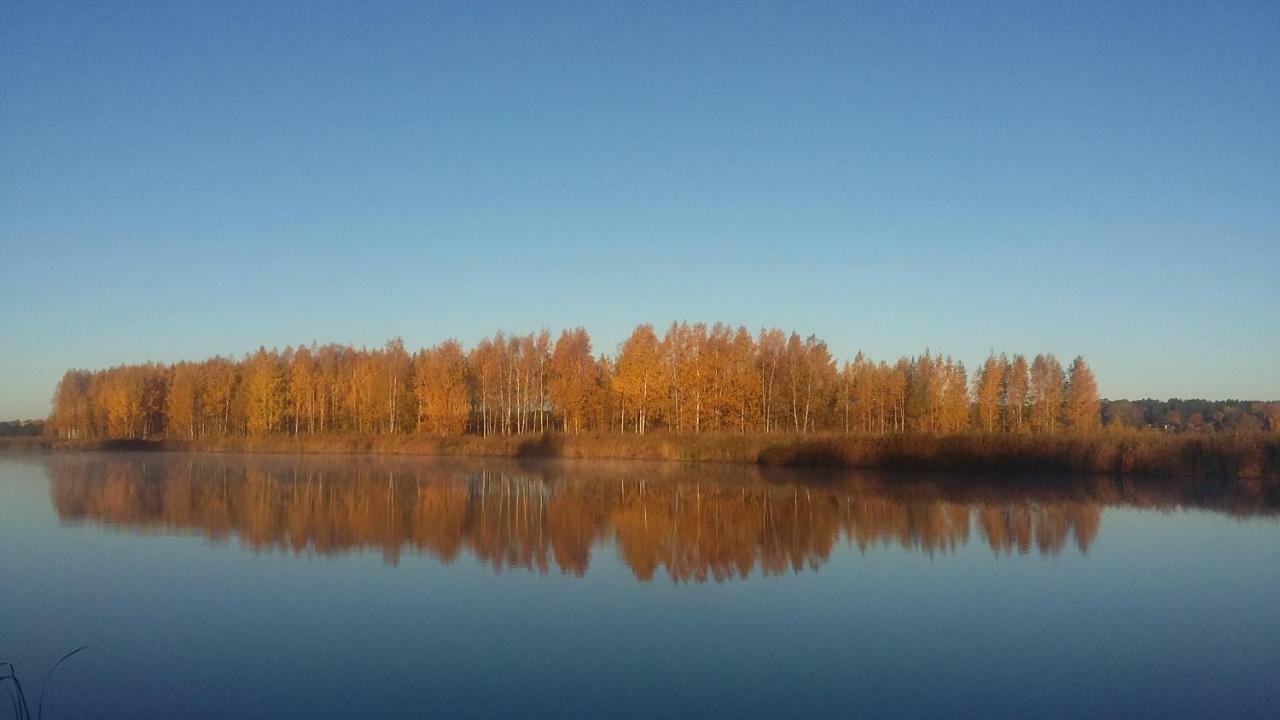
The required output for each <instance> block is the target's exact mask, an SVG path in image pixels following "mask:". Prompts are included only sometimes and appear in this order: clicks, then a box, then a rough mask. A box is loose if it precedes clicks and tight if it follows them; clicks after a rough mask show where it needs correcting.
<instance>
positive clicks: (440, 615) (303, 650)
mask: <svg viewBox="0 0 1280 720" xmlns="http://www.w3.org/2000/svg"><path fill="white" fill-rule="evenodd" d="M83 645H93V646H95V649H92V650H88V651H84V652H81V653H80V654H78V655H76V656H75V657H73V658H71V659H70V660H68V661H67V662H66V663H64V664H63V665H62V666H61V667H60V668H59V669H58V671H57V672H56V673H55V674H54V675H53V677H52V678H51V679H50V680H49V683H48V686H49V687H48V690H47V694H46V696H45V709H44V714H45V717H46V718H57V717H82V716H86V715H88V716H95V715H96V716H103V717H121V716H124V717H130V716H132V717H335V716H349V717H378V716H404V717H408V716H414V717H417V716H435V717H441V716H469V717H504V718H505V717H513V716H522V717H565V716H572V717H604V716H614V717H688V716H691V715H705V716H721V717H779V716H782V717H791V716H794V717H801V716H828V717H850V716H892V717H923V716H934V717H962V716H970V717H991V716H998V717H1032V716H1036V717H1072V718H1074V717H1086V716H1089V717H1097V716H1126V717H1152V718H1156V717H1159V718H1167V717H1176V716H1188V717H1190V716H1198V717H1276V716H1277V713H1280V521H1277V511H1276V498H1275V497H1274V493H1271V494H1270V495H1268V494H1267V493H1265V492H1263V491H1261V490H1257V489H1255V490H1254V491H1252V492H1250V491H1249V490H1248V489H1247V488H1246V489H1235V490H1231V491H1226V490H1223V489H1222V488H1215V487H1212V486H1204V485H1200V486H1183V485H1179V484H1176V483H1170V482H1154V481H1142V482H1139V481H1133V480H1126V481H1119V480H1115V479H1087V480H1086V479H1074V480H1073V479H1061V478H1060V479H1053V480H1046V479H1040V480H1032V479H1021V480H1009V479H1000V478H981V477H979V478H974V477H968V478H964V477H957V476H947V475H894V476H890V475H874V474H821V473H808V474H805V473H793V472H762V471H761V470H758V469H756V468H754V467H744V466H729V465H702V466H684V465H678V464H661V463H652V464H651V463H614V462H517V461H506V460H485V461H482V460H473V461H462V460H412V461H410V460H382V459H374V458H333V457H311V458H297V457H285V456H253V457H241V456H221V455H160V454H141V453H139V454H121V455H113V454H97V455H93V454H85V455H53V456H12V455H11V456H0V662H12V663H13V664H14V666H15V667H16V671H17V674H18V677H19V678H20V680H21V681H22V684H23V687H24V689H25V690H26V694H27V697H28V702H29V703H30V704H31V708H32V712H33V714H34V712H35V709H36V700H37V698H38V697H39V695H40V692H41V688H42V686H43V685H44V676H45V673H46V672H47V671H48V670H49V668H50V667H51V666H52V665H53V664H54V662H55V661H56V660H57V659H58V658H59V657H60V656H62V655H63V654H65V653H67V652H68V651H70V650H74V649H75V648H77V647H80V646H83ZM9 711H10V710H9V705H8V702H7V697H6V696H4V695H3V694H2V693H0V718H3V717H6V713H8V712H9Z"/></svg>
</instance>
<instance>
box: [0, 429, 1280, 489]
mask: <svg viewBox="0 0 1280 720" xmlns="http://www.w3.org/2000/svg"><path fill="white" fill-rule="evenodd" d="M6 450H8V451H16V452H22V451H27V452H75V451H175V452H226V453H297V454H346V455H429V456H480V457H517V458H519V457H542V458H564V459H602V460H603V459H609V460H665V461H682V462H736V463H758V464H760V465H765V466H771V467H827V468H857V469H902V470H945V471H960V472H965V471H972V472H984V473H1021V474H1027V473H1090V474H1113V475H1144V476H1161V475H1164V476H1171V477H1178V478H1239V479H1248V480H1271V481H1275V480H1280V435H1274V434H1271V435H1268V434H1262V433H1239V434H1216V435H1182V434H1179V435H1174V434H1168V433H1158V432H1100V433H1095V434H1089V435H1053V436H1042V435H992V434H959V435H912V434H904V435H888V436H871V435H846V434H836V433H820V434H813V435H763V434H746V435H740V434H699V435H674V434H667V433H651V434H648V435H616V434H581V435H565V434H560V433H546V434H541V435H511V436H498V437H489V438H483V437H477V436H461V437H449V438H438V437H428V436H419V435H413V436H366V437H350V436H329V435H324V436H298V437H295V436H268V437H260V438H253V437H227V438H205V439H199V440H177V439H151V440H79V441H76V440H56V439H52V438H47V437H42V438H6V439H3V441H0V451H6Z"/></svg>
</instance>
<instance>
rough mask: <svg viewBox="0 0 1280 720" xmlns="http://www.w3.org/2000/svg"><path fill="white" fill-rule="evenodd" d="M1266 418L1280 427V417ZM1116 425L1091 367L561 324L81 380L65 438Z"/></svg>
mask: <svg viewBox="0 0 1280 720" xmlns="http://www.w3.org/2000/svg"><path fill="white" fill-rule="evenodd" d="M1223 412H1224V422H1225V417H1226V415H1225V410H1224V411H1223ZM1250 412H1259V411H1257V410H1255V409H1251V410H1250ZM1124 417H1125V418H1126V419H1125V420H1124V421H1123V422H1125V423H1128V422H1130V419H1131V417H1136V415H1133V414H1131V413H1126V414H1125V415H1124ZM1143 417H1144V422H1145V415H1144V416H1143ZM1266 418H1267V419H1266V422H1265V423H1262V424H1264V425H1266V426H1270V427H1275V426H1277V424H1278V422H1280V417H1277V415H1275V414H1272V415H1267V416H1266ZM1102 420H1103V408H1102V404H1101V402H1100V400H1099V398H1098V393H1097V385H1096V383H1095V380H1094V377H1093V373H1092V372H1091V371H1090V369H1089V367H1088V365H1087V364H1086V363H1085V361H1084V359H1083V358H1080V357H1077V358H1076V359H1075V360H1074V361H1073V362H1072V363H1071V364H1070V367H1069V368H1067V369H1065V370H1064V368H1063V367H1062V365H1061V363H1060V362H1059V361H1058V360H1057V359H1056V358H1055V357H1054V356H1053V355H1052V354H1041V355H1036V356H1035V357H1034V358H1032V359H1031V360H1030V361H1028V360H1027V359H1026V358H1025V357H1024V356H1022V355H1013V356H1012V357H1009V356H1006V355H996V354H994V353H993V354H991V355H990V356H989V357H987V359H986V360H985V362H983V363H982V365H981V366H980V367H979V368H977V369H976V370H975V371H974V372H972V373H970V372H969V371H967V370H966V368H965V366H964V364H963V363H960V362H956V361H953V360H952V359H951V358H950V357H947V356H942V355H938V354H934V353H932V352H929V351H926V352H924V353H923V354H921V355H917V356H914V357H903V358H899V359H898V360H896V361H894V362H892V363H890V362H886V361H879V362H876V361H873V360H870V359H868V358H866V357H864V356H863V355H862V354H861V353H858V354H857V355H856V356H855V357H854V358H853V359H852V360H849V361H845V362H839V361H837V360H836V359H835V358H834V357H832V355H831V353H830V352H829V351H828V349H827V346H826V344H825V343H824V342H822V341H821V340H819V339H818V338H816V337H814V336H809V337H808V338H802V337H801V336H800V335H798V334H796V333H790V334H787V333H784V332H783V331H781V330H776V329H770V330H762V331H761V332H759V333H757V334H755V335H753V334H752V333H751V332H749V331H748V330H747V329H746V328H743V327H739V328H736V329H735V328H731V327H728V326H726V325H724V324H720V323H717V324H715V325H712V326H707V325H705V324H702V323H698V324H688V323H674V324H672V325H671V326H670V327H669V328H668V329H667V331H666V332H665V334H663V335H662V337H659V336H658V334H657V333H655V332H654V329H653V327H652V326H650V325H647V324H646V325H640V326H639V327H637V328H636V329H635V331H634V332H633V333H632V334H631V336H630V337H629V338H628V339H627V340H626V341H625V342H623V343H622V344H621V346H620V347H619V348H618V352H617V353H616V354H615V355H613V356H609V355H603V354H601V355H596V354H595V353H593V351H592V346H591V339H590V337H589V336H588V334H587V332H586V331H585V330H583V329H582V328H576V329H573V330H566V331H564V332H563V333H561V334H560V336H559V337H558V338H557V339H556V340H555V341H554V342H553V341H552V338H551V335H550V333H548V332H547V331H545V330H544V331H542V332H540V333H536V334H528V335H507V334H504V333H502V332H499V333H496V334H495V335H494V336H493V337H492V338H486V339H485V340H483V341H481V342H480V343H479V344H478V345H477V346H476V347H474V348H471V349H470V350H465V349H464V348H463V347H462V346H461V345H460V344H459V343H458V342H457V341H455V340H447V341H444V342H442V343H440V344H438V345H436V346H434V347H431V348H427V349H423V350H419V351H417V352H413V353H411V352H410V351H409V350H407V349H406V348H405V347H404V344H403V343H402V342H401V341H400V340H398V339H395V340H391V341H389V342H388V343H387V344H386V345H385V346H384V347H381V348H377V349H366V348H359V349H357V348H353V347H350V346H343V345H334V344H329V345H323V346H317V345H315V344H312V345H311V346H300V347H297V348H293V347H286V348H285V349H284V350H283V351H280V350H276V349H271V350H268V349H266V348H259V349H258V351H257V352H255V353H253V354H251V355H248V356H246V357H244V358H243V359H240V360H234V359H231V358H223V357H214V358H211V359H208V360H204V361H200V362H180V363H176V364H173V365H165V364H158V363H149V364H145V365H126V366H119V367H114V368H110V369H107V370H99V371H96V372H91V371H88V370H71V371H69V372H67V373H66V375H65V376H64V377H63V379H62V381H61V382H60V383H59V385H58V389H57V391H56V393H55V397H54V409H53V413H52V415H51V417H50V420H49V424H48V427H49V429H50V432H51V433H53V434H56V435H57V436H58V437H62V438H68V439H95V438H147V437H169V438H183V439H196V438H210V437H214V438H216V437H234V436H253V437H260V436H268V435H315V434H326V435H359V436H369V435H409V434H423V435H431V436H439V437H449V436H457V435H462V434H467V433H470V434H475V435H480V436H485V437H489V436H495V435H520V434H528V433H540V432H546V431H561V432H565V433H572V434H576V433H581V432H595V433H632V434H644V433H646V432H649V431H652V430H656V429H661V430H665V431H668V432H674V433H686V434H687V433H704V432H715V433H722V434H723V433H743V434H745V433H793V434H808V433H815V432H849V433H864V434H879V435H883V434H890V433H930V434H951V433H960V432H980V433H1039V434H1056V433H1061V432H1088V431H1092V430H1095V429H1097V428H1098V427H1100V425H1101V423H1102ZM1117 422H1120V421H1117ZM1148 424H1149V423H1148ZM1237 424H1238V423H1237Z"/></svg>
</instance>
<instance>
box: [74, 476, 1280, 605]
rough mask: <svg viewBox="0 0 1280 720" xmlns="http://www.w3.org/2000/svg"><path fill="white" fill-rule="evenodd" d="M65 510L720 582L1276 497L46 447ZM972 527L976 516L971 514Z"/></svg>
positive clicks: (229, 531) (218, 533)
mask: <svg viewBox="0 0 1280 720" xmlns="http://www.w3.org/2000/svg"><path fill="white" fill-rule="evenodd" d="M50 468H51V473H52V492H53V501H54V505H55V507H56V509H57V512H58V514H59V517H61V518H62V519H64V520H81V519H89V520H95V521H99V522H103V523H106V524H109V525H119V526H124V527H128V528H131V529H133V530H135V531H140V532H190V533H193V534H200V535H203V536H205V537H208V538H211V539H218V540H221V539H225V538H230V537H233V536H234V537H236V538H238V539H239V540H240V541H241V542H244V543H245V544H247V545H248V546H250V547H252V548H254V549H258V550H270V549H281V550H289V551H292V552H295V553H318V554H335V553H342V552H348V551H352V550H363V549H366V548H378V549H379V550H380V551H381V553H382V555H383V557H384V558H385V560H386V561H387V562H388V563H396V562H398V561H399V557H400V554H401V552H402V551H405V550H408V551H411V552H416V553H424V554H427V555H430V556H432V557H434V558H436V559H438V560H439V561H441V562H444V563H450V562H453V561H454V560H455V559H456V558H458V557H459V555H461V554H464V553H467V554H470V555H472V556H473V557H475V558H477V559H479V560H481V561H482V562H485V563H487V564H489V565H491V566H492V567H494V568H495V569H496V570H499V571H501V570H502V569H505V568H528V569H537V570H538V571H539V572H547V571H548V569H549V568H550V566H551V564H552V563H554V564H555V566H556V567H557V568H558V569H559V570H560V571H561V572H564V573H571V574H574V575H579V576H581V575H583V574H585V573H586V572H587V569H588V566H589V563H590V560H591V553H592V552H593V550H594V551H601V549H602V546H605V547H607V546H609V545H612V546H613V547H614V548H615V549H616V552H617V553H618V555H619V556H620V557H621V559H622V560H623V561H624V562H625V563H626V564H627V566H628V567H629V568H631V570H632V572H633V573H634V574H635V576H636V577H637V578H638V579H640V580H643V581H648V580H651V579H653V578H654V577H655V576H656V575H658V573H659V571H662V572H663V573H664V574H665V575H667V576H668V577H669V578H671V579H672V580H675V581H694V582H705V581H707V580H714V581H717V582H720V581H724V580H729V579H733V578H735V577H746V576H747V575H749V574H751V573H752V571H753V570H757V569H758V570H759V572H761V573H762V574H765V575H776V574H784V573H787V572H799V571H801V570H805V569H816V568H817V567H819V566H820V565H821V564H822V563H823V562H825V561H826V559H827V558H828V557H829V556H830V554H831V552H832V549H833V547H834V546H835V544H836V543H837V542H841V541H844V542H846V543H849V544H851V545H856V546H857V547H858V549H859V550H860V551H862V552H867V551H869V550H873V549H875V548H877V547H886V546H896V547H900V548H902V549H905V550H909V551H914V552H924V553H928V554H934V553H946V552H950V551H952V550H954V549H955V548H956V547H958V546H963V545H964V544H966V543H967V542H968V541H969V539H970V537H971V535H973V534H974V533H975V532H976V533H977V536H979V537H980V538H981V539H982V541H984V542H985V543H986V544H987V545H988V546H989V547H990V548H991V549H992V550H993V551H995V552H998V553H1012V552H1014V551H1017V552H1019V553H1028V552H1032V551H1033V550H1034V551H1037V552H1039V553H1043V554H1057V553H1059V552H1062V551H1063V549H1064V548H1066V547H1067V545H1068V544H1071V543H1074V544H1075V546H1076V547H1077V548H1078V550H1079V551H1080V552H1085V551H1087V550H1088V549H1089V547H1090V545H1091V544H1092V543H1093V541H1094V538H1095V537H1096V536H1097V534H1098V530H1099V527H1100V524H1101V518H1102V508H1103V507H1104V506H1105V505H1117V504H1126V505H1134V506H1138V507H1151V508H1158V509H1172V508H1177V507H1205V508H1214V509H1222V510H1227V511H1229V512H1233V513H1237V514H1249V513H1255V512H1273V511H1274V508H1275V507H1276V502H1275V498H1273V497H1270V496H1265V497H1260V496H1257V495H1249V494H1248V492H1247V490H1244V489H1241V488H1239V487H1238V486H1235V485H1222V486H1212V485H1207V484H1204V483H1197V484H1190V485H1187V486H1184V487H1179V486H1178V485H1177V484H1173V483H1169V482H1167V481H1162V482H1161V483H1159V484H1151V485H1144V484H1140V483H1135V482H1132V481H1126V482H1117V481H1116V480H1114V479H1093V480H1073V481H1067V480H1057V481H1050V480H1038V481H1037V480H1027V481H1023V482H1020V483H1019V482H1010V481H1007V480H1005V481H1000V482H999V484H994V485H993V484H986V483H983V482H981V481H979V480H976V479H974V478H969V479H964V478H946V477H939V476H929V479H928V481H923V480H921V479H920V477H919V476H901V477H898V478H893V477H888V476H876V475H867V474H840V475H817V474H810V475H802V474H797V473H789V472H785V471H772V470H770V471H763V470H760V469H757V468H754V467H745V466H736V465H701V466H698V465H681V464H674V463H666V464H656V463H655V464H649V463H577V464H575V463H564V462H545V463H533V464H520V463H516V462H513V461H486V462H484V463H468V462H465V461H433V462H429V463H413V462H398V461H381V460H373V459H363V460H352V459H350V458H347V459H343V460H333V459H323V458H306V459H293V458H280V457H276V458H269V457H249V458H237V457H231V458H227V457H217V456H194V457H168V458H159V459H158V458H156V457H155V456H147V457H138V456H127V457H110V458H105V459H104V458H102V457H96V458H95V457H91V456H63V457H57V458H53V459H52V460H50ZM973 525H976V526H977V527H976V529H975V528H973V527H972V526H973Z"/></svg>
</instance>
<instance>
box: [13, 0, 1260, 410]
mask: <svg viewBox="0 0 1280 720" xmlns="http://www.w3.org/2000/svg"><path fill="white" fill-rule="evenodd" d="M371 5H376V6H377V7H371ZM673 319H688V320H691V321H693V320H707V321H713V320H723V321H726V322H729V323H733V324H739V323H741V324H746V325H748V326H749V327H751V328H753V329H755V328H759V327H760V326H764V325H768V326H775V325H776V326H780V327H783V328H785V329H795V330H799V331H801V332H802V333H805V334H808V333H811V332H812V333H816V334H818V335H819V336H820V337H822V338H824V339H825V340H827V341H828V343H829V344H830V346H831V348H832V350H833V351H834V352H836V353H837V354H839V355H841V356H851V355H852V354H853V353H854V352H855V351H856V350H858V349H859V348H861V349H862V350H864V351H866V352H867V353H869V354H870V355H872V356H873V357H887V358H892V357H895V356H898V355H900V354H906V353H917V352H920V351H922V350H923V349H924V348H925V347H926V346H928V347H931V348H933V349H935V350H940V351H942V352H944V353H949V354H951V355H953V356H955V357H958V358H960V359H962V360H964V361H966V363H969V364H970V365H971V366H972V365H973V364H976V363H977V362H978V361H979V360H980V359H981V358H982V357H984V356H985V355H986V353H987V351H988V350H989V349H992V348H994V349H996V350H997V351H999V350H1008V351H1011V352H1012V351H1019V352H1025V353H1028V354H1033V353H1036V352H1040V351H1051V352H1055V353H1057V354H1058V355H1059V356H1060V357H1062V358H1063V359H1064V361H1065V360H1068V359H1069V358H1070V357H1072V356H1074V355H1075V354H1077V353H1080V354H1084V355H1085V356H1086V357H1087V358H1089V359H1090V361H1091V362H1092V364H1093V365H1094V367H1095V368H1096V370H1097V372H1098V375H1099V385H1100V388H1101V390H1102V392H1103V394H1104V395H1108V396H1112V397H1119V396H1131V397H1133V396H1148V395H1150V396H1156V397H1169V396H1175V395H1176V396H1204V397H1211V398H1224V397H1246V398H1266V399H1273V398H1280V3H1276V2H1257V3H1248V2H1232V3H1212V4H1211V3H1174V2H1152V3H1145V4H1127V3H1117V2H1101V3H1096V4H1091V3H1085V2H1071V3H1053V4H1050V3H1012V2H1010V3H1001V4H990V5H988V4H973V3H930V4H925V5H919V6H916V5H912V4H909V3H904V2H894V3H883V4H878V5H877V4H871V3H837V4H830V5H827V4H821V3H767V4H754V3H739V2H731V3H724V4H715V3H709V2H708V3H670V4H667V3H658V2H654V3H623V4H617V5H615V4H611V3H577V4H571V5H560V4H555V3H544V2H538V3H510V4H494V3H445V4H439V5H436V4H427V3H410V4H404V5H396V4H393V3H376V4H370V3H356V2H299V3H296V4H295V3H286V2H269V3H261V2H246V3H240V2H218V3H197V2H175V3H143V4H139V5H136V6H135V5H133V4H132V3H126V2H111V3H96V2H86V3H46V2H25V1H19V0H10V1H9V2H4V3H0V418H5V417H14V416H43V415H45V414H46V413H47V412H48V407H49V405H48V403H49V397H50V395H51V393H52V391H53V388H54V385H55V383H56V381H57V379H58V377H59V376H60V375H61V373H62V371H63V370H64V369H66V368H67V367H71V366H77V367H89V368H100V367H105V366H110V365H113V364H117V363H125V362H139V361H143V360H147V359H156V360H164V361H172V360H177V359H180V358H199V357H205V356H208V355H212V354H232V355H240V354H242V353H244V352H246V351H249V350H252V349H254V348H256V347H257V346H258V345H259V344H265V345H267V346H272V345H278V346H280V347H283V346H284V345H286V344H298V343H307V342H310V341H311V340H313V339H314V340H318V341H321V342H324V341H330V340H333V341H340V342H348V343H354V344H357V345H359V344H369V345H375V344H381V343H382V342H383V341H384V340H385V339H386V338H388V337H390V336H393V335H400V336H402V337H403V338H404V340H405V342H406V343H407V344H408V345H410V346H411V347H416V346H419V345H426V344H430V343H432V342H434V341H436V340H439V339H442V338H446V337H450V336H453V337H457V338H458V339H460V340H462V341H463V342H465V343H467V344H471V343H473V342H474V341H475V340H477V339H478V338H479V337H481V336H482V335H485V334H488V333H490V332H492V331H493V330H495V329H498V328H504V329H507V330H512V331H528V330H533V329H537V328H539V327H542V326H547V327H549V328H551V329H552V330H553V331H558V330H559V329H560V328H563V327H566V326H572V325H578V324H581V325H583V326H584V327H586V328H587V329H588V330H590V331H591V332H592V334H593V336H594V338H595V345H596V348H597V350H607V351H613V350H614V349H615V347H616V345H617V343H618V342H619V341H620V340H621V339H622V338H623V337H625V335H626V334H627V333H628V332H629V331H630V329H631V328H632V327H633V326H634V325H635V324H636V323H637V322H640V321H651V322H653V323H655V324H656V325H659V326H662V325H665V324H667V323H669V322H670V321H671V320H673Z"/></svg>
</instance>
